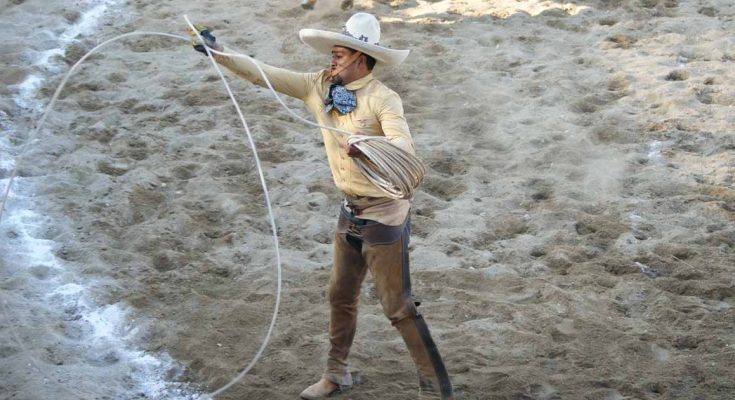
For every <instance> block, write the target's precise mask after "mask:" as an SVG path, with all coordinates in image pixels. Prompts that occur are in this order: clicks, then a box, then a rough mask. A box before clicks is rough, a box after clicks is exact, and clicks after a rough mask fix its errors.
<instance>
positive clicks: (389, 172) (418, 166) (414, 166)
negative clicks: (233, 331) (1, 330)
mask: <svg viewBox="0 0 735 400" xmlns="http://www.w3.org/2000/svg"><path fill="white" fill-rule="evenodd" d="M184 19H185V20H186V22H187V24H189V26H190V28H191V29H192V31H193V32H195V33H196V35H197V37H198V38H199V40H200V41H201V42H202V43H204V40H203V39H202V38H201V36H200V35H199V32H198V31H197V30H196V29H195V28H194V26H193V25H192V24H191V21H189V18H188V17H187V16H184ZM132 36H163V37H168V38H174V39H181V40H184V41H187V42H189V38H187V37H184V36H180V35H174V34H169V33H164V32H129V33H125V34H122V35H119V36H116V37H114V38H112V39H109V40H107V41H105V42H102V43H101V44H99V45H97V46H95V47H94V48H92V49H91V50H90V51H89V52H87V53H86V54H85V55H84V56H82V57H81V58H80V59H79V60H78V61H77V62H76V63H75V64H74V65H73V66H72V67H71V68H70V69H69V71H68V72H67V73H66V75H65V76H64V78H63V79H62V81H61V83H60V84H59V86H58V87H57V89H56V91H55V92H54V94H53V96H52V97H51V100H50V101H49V103H48V105H47V106H46V110H45V111H44V113H43V114H42V116H41V118H40V120H39V122H38V124H37V125H36V127H35V129H34V130H33V131H31V133H30V135H29V137H28V139H27V140H26V142H25V143H24V144H23V146H21V149H20V151H19V152H18V156H17V157H16V162H15V166H14V167H13V170H12V172H11V174H10V178H9V179H8V184H7V186H6V188H5V191H4V193H3V197H2V201H1V202H0V221H2V217H3V213H4V211H5V206H6V204H7V200H8V197H9V195H10V190H11V187H12V184H13V182H14V181H15V178H16V177H17V175H18V165H19V164H20V163H21V159H22V157H23V156H24V155H25V152H26V148H27V147H28V145H29V144H30V143H33V142H34V140H33V139H34V138H35V137H36V136H37V135H38V133H39V132H40V131H41V128H43V126H44V123H45V122H46V119H47V118H48V115H49V113H50V112H51V110H52V109H53V106H54V104H55V103H56V101H57V100H58V97H59V95H60V94H61V92H62V90H63V89H64V87H65V86H66V83H67V81H68V80H69V78H70V77H71V76H72V75H73V74H74V73H75V72H76V70H77V68H78V67H79V66H80V65H81V64H82V63H83V62H84V61H85V60H86V59H87V58H88V57H89V56H90V55H92V54H93V53H95V52H96V51H98V50H99V49H101V48H103V47H105V46H107V45H109V44H111V43H113V42H116V41H118V40H121V39H125V38H128V37H132ZM205 48H206V49H207V52H208V53H207V56H208V58H209V59H210V61H211V62H212V65H213V67H214V68H215V70H216V71H217V74H218V75H219V77H220V79H221V80H222V83H223V84H224V86H225V89H226V90H227V93H228V95H229V97H230V99H231V100H232V103H233V105H234V106H235V109H236V111H237V114H238V117H239V118H240V122H241V123H242V125H243V128H244V129H245V133H246V134H247V137H248V142H249V144H250V147H251V149H252V151H253V157H254V159H255V164H256V168H257V170H258V175H259V178H260V182H261V186H262V187H263V193H264V195H265V202H266V206H267V209H268V217H269V221H270V225H271V230H272V234H273V239H274V246H275V252H276V269H277V275H278V278H277V289H276V302H275V305H274V310H273V314H272V317H271V321H270V324H269V326H268V331H267V333H266V335H265V338H264V339H263V342H262V344H261V346H260V348H259V349H258V351H257V353H256V354H255V356H254V357H253V359H252V361H251V362H250V363H249V364H248V365H247V366H245V368H244V369H243V370H242V371H241V372H240V373H239V374H238V375H237V376H235V377H234V378H233V379H232V380H230V382H228V383H227V384H225V385H224V386H222V387H221V388H219V389H217V390H215V391H213V392H211V393H208V394H207V395H206V396H208V397H214V396H217V395H219V394H221V393H222V392H224V391H225V390H227V389H228V388H230V387H231V386H232V385H234V384H236V383H237V382H239V381H240V380H241V379H242V378H243V377H244V376H245V375H246V374H247V373H248V372H249V371H250V370H251V369H252V367H253V366H254V365H255V363H256V362H257V361H258V360H259V358H260V357H261V356H262V354H263V352H264V350H265V348H266V347H267V345H268V342H269V340H270V337H271V336H272V333H273V329H274V327H275V323H276V319H277V317H278V310H279V307H280V301H281V283H282V279H281V277H282V267H281V257H280V250H279V244H278V235H277V229H276V224H275V218H274V215H273V209H272V206H271V202H270V196H269V192H268V188H267V184H266V182H265V177H264V174H263V169H262V166H261V164H260V159H259V157H258V152H257V148H256V146H255V142H254V140H253V137H252V134H251V132H250V128H249V127H248V124H247V122H246V121H245V117H244V116H243V114H242V110H241V109H240V106H239V104H238V103H237V101H236V99H235V96H234V94H233V93H232V90H231V89H230V86H229V84H228V83H227V80H226V79H225V77H224V75H223V74H222V71H221V69H220V68H219V66H218V64H217V62H216V61H215V60H214V57H213V55H212V54H213V53H217V54H221V55H224V56H230V57H240V58H248V59H251V61H253V64H254V65H255V66H256V67H257V69H258V71H259V72H260V74H261V75H262V77H263V79H264V81H265V82H266V84H267V86H268V88H269V89H270V90H271V92H272V93H273V95H274V97H275V98H276V100H277V101H278V102H279V103H280V104H281V106H283V108H284V109H285V110H286V111H287V112H288V113H290V114H291V115H292V116H293V117H295V118H296V119H298V120H300V121H302V122H305V123H306V124H308V125H311V126H314V127H318V128H322V129H328V130H330V131H333V132H337V133H341V134H345V135H350V137H349V138H348V139H347V142H348V144H350V145H355V146H356V147H357V148H358V149H359V150H360V151H361V152H362V153H363V154H364V156H365V157H366V160H362V159H361V158H355V161H356V163H357V166H358V168H359V169H360V171H361V172H362V173H363V174H364V175H365V177H366V178H367V179H369V180H370V181H371V182H372V183H373V184H374V185H375V186H376V187H378V188H379V189H381V190H382V191H383V192H384V193H385V194H386V195H387V196H388V197H392V198H402V199H409V198H411V197H413V193H414V191H415V189H416V188H417V187H418V185H419V184H420V183H421V180H422V179H423V176H424V174H425V172H426V169H425V167H424V165H423V164H422V163H421V161H420V160H419V159H418V158H417V157H416V156H414V155H413V154H411V153H409V152H406V151H404V150H403V149H401V148H399V147H397V146H395V145H393V144H392V143H390V142H389V141H388V140H387V139H386V138H385V137H371V136H361V135H354V133H353V132H350V131H346V130H342V129H338V128H335V127H330V126H324V125H320V124H317V123H314V122H312V121H309V120H307V119H305V118H303V117H301V116H299V115H297V114H296V113H295V112H293V111H292V110H291V109H290V108H289V107H288V106H287V105H286V104H285V103H284V102H283V100H282V99H281V97H280V96H279V95H278V93H277V92H276V91H275V89H274V88H273V86H272V85H271V83H270V81H269V80H268V77H267V75H266V73H265V71H263V69H262V68H261V67H260V65H258V63H257V62H256V61H254V60H252V58H251V57H249V56H247V55H244V54H233V53H223V52H218V51H216V50H213V49H210V48H208V47H206V46H205ZM2 307H3V313H4V314H5V316H6V319H7V320H8V321H9V318H8V314H9V313H8V310H7V301H5V300H3V301H2ZM9 325H10V329H11V332H12V335H13V337H14V338H15V340H16V342H18V344H19V346H20V347H21V349H22V350H23V351H24V352H25V353H26V354H30V353H29V352H28V349H26V348H25V346H24V345H23V342H22V341H21V340H20V338H19V336H18V334H17V332H16V331H15V328H14V327H13V324H9ZM31 362H32V363H33V365H34V366H35V367H36V369H38V370H39V371H41V373H42V374H44V376H46V374H45V373H44V372H43V371H44V369H43V368H40V366H39V365H38V364H37V363H36V360H35V359H34V358H33V357H31ZM46 378H47V379H49V377H48V376H46ZM49 380H50V379H49ZM64 389H66V388H64ZM66 390H68V389H66Z"/></svg>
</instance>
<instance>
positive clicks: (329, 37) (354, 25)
mask: <svg viewBox="0 0 735 400" xmlns="http://www.w3.org/2000/svg"><path fill="white" fill-rule="evenodd" d="M299 37H300V38H301V41H302V42H304V44H306V45H308V46H311V47H313V48H314V49H315V50H316V51H318V52H320V53H324V54H331V53H332V47H334V46H342V47H349V48H351V49H354V50H357V51H359V52H362V53H365V54H367V55H369V56H371V57H373V58H375V60H377V65H379V66H389V65H397V64H400V63H401V62H403V60H405V59H406V57H408V53H409V50H393V49H389V48H387V47H383V46H380V44H379V43H380V23H379V22H378V19H377V18H375V17H374V16H373V15H372V14H368V13H357V14H355V15H353V16H352V17H350V19H348V20H347V23H345V27H344V30H343V31H342V32H330V31H322V30H318V29H302V30H301V31H300V32H299Z"/></svg>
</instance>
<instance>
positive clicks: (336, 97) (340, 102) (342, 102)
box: [324, 85, 357, 114]
mask: <svg viewBox="0 0 735 400" xmlns="http://www.w3.org/2000/svg"><path fill="white" fill-rule="evenodd" d="M324 105H326V107H324V112H329V111H330V110H331V109H332V108H336V109H337V111H339V112H340V113H341V114H347V113H349V112H351V111H352V110H354V109H355V107H357V96H355V92H354V91H352V90H349V89H347V88H346V87H344V85H331V86H329V95H328V96H327V99H326V100H324Z"/></svg>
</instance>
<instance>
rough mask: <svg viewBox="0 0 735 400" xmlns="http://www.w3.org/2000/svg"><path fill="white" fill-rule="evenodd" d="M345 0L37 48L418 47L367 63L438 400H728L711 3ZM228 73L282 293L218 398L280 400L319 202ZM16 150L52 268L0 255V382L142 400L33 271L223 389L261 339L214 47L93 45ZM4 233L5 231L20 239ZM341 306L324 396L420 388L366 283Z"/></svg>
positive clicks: (320, 191) (284, 59) (325, 176)
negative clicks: (408, 165) (422, 167)
mask: <svg viewBox="0 0 735 400" xmlns="http://www.w3.org/2000/svg"><path fill="white" fill-rule="evenodd" d="M37 3H43V2H35V1H31V0H28V1H26V2H23V1H10V2H4V3H0V10H2V15H0V18H2V19H6V18H7V19H13V18H30V16H29V15H31V14H34V12H35V13H36V14H48V15H49V17H48V18H50V19H51V18H67V19H73V18H74V15H71V14H73V13H72V12H71V11H69V10H67V9H58V8H57V9H55V8H54V7H55V6H54V5H48V4H47V5H43V6H40V5H38V4H37ZM48 3H52V2H48ZM340 3H341V1H337V0H333V1H323V0H320V1H318V2H317V5H316V7H315V9H314V10H311V11H305V10H303V9H302V8H301V7H300V6H299V2H298V1H279V2H271V1H243V0H238V1H235V0H222V1H204V2H190V1H181V0H172V1H141V0H130V1H127V2H123V3H121V4H120V5H119V6H118V9H119V14H118V15H117V16H116V17H114V18H113V20H112V21H111V22H108V23H106V24H103V25H102V26H100V27H99V29H98V32H97V34H95V35H94V36H92V37H84V38H82V39H81V40H80V41H79V42H78V43H76V44H75V45H74V46H71V47H70V48H69V49H68V51H67V52H66V54H64V55H63V56H59V58H58V60H59V62H62V63H63V64H64V65H65V68H68V66H70V65H71V64H72V63H73V62H75V61H76V60H77V59H79V57H81V56H82V55H83V54H84V53H85V52H86V51H87V50H89V49H90V48H92V47H93V46H94V45H96V44H98V43H100V42H101V41H103V40H105V39H108V38H111V37H113V36H115V35H119V34H122V33H126V32H131V31H161V32H168V33H175V34H185V26H186V24H185V21H184V19H183V15H184V14H187V15H188V16H189V17H190V18H191V19H192V20H193V21H195V22H201V23H206V24H208V25H209V26H211V27H212V28H213V30H214V33H215V35H216V36H217V37H218V38H219V39H220V40H221V41H222V42H223V43H225V44H227V45H230V46H232V47H234V48H237V49H240V50H241V51H243V52H245V53H246V54H250V55H253V56H255V57H256V58H258V59H260V60H263V61H265V62H267V63H270V64H272V65H277V66H281V67H286V68H290V69H293V70H298V71H316V70H318V69H320V68H322V67H324V66H326V65H327V63H328V61H329V60H328V57H326V56H322V55H320V54H318V53H317V52H315V51H313V50H311V49H310V48H308V47H306V46H304V45H303V44H301V43H300V41H299V40H298V30H299V29H301V28H304V27H313V28H321V29H329V30H339V29H341V26H342V25H343V23H344V21H345V20H346V19H347V18H349V16H350V15H351V14H352V13H353V12H355V11H367V12H371V13H374V14H376V15H378V16H379V17H380V18H381V23H382V30H383V38H382V40H381V41H382V42H383V43H385V44H386V45H389V46H391V47H393V48H409V49H411V50H412V53H411V55H410V56H409V58H408V59H407V60H406V62H405V63H404V64H403V65H401V66H400V67H397V68H390V69H384V70H380V71H376V77H377V78H378V79H380V80H382V81H383V82H385V83H386V84H387V85H388V86H390V87H391V88H393V89H394V90H395V91H397V92H398V93H399V94H400V95H401V96H402V99H403V103H404V107H405V111H406V117H407V119H408V122H409V125H410V127H411V131H412V134H413V136H414V139H415V142H416V146H417V151H418V154H419V155H420V157H421V158H422V159H423V160H424V162H425V163H426V165H427V169H428V173H427V176H426V179H425V181H424V183H423V185H422V188H421V190H420V191H419V193H418V194H417V195H416V197H415V200H414V203H413V209H412V218H413V232H414V233H413V237H412V242H411V263H412V277H413V289H414V292H415V295H416V297H418V298H419V299H420V300H421V301H422V305H421V307H420V308H421V311H422V313H423V314H424V315H425V317H426V319H427V321H428V322H429V325H430V327H431V329H432V333H433V335H434V339H435V341H436V342H437V344H438V346H439V349H440V351H441V353H442V356H443V358H444V361H445V363H446V366H447V368H448V370H449V373H450V375H451V377H452V380H453V383H454V386H455V391H456V395H457V399H463V400H505V399H507V400H511V399H513V400H516V399H538V400H542V399H543V400H551V399H556V400H560V399H564V400H567V399H568V400H577V399H589V400H622V399H640V400H658V399H720V400H728V399H733V398H735V374H733V370H735V328H734V327H735V308H734V306H735V188H733V183H734V179H735V178H734V177H733V174H734V173H735V136H733V134H732V129H733V126H734V125H733V124H734V123H735V112H734V111H735V109H734V108H733V106H734V105H735V84H733V82H735V39H734V38H733V34H732V33H733V32H735V19H734V18H735V4H734V3H733V2H732V1H731V0H678V1H677V0H597V1H594V0H589V1H587V0H578V1H576V2H572V3H563V2H557V1H551V0H550V1H536V0H498V1H480V0H467V1H456V0H455V1H449V0H444V1H412V0H405V1H403V0H392V1H388V0H382V1H378V0H375V1H371V0H357V1H355V2H354V7H353V8H352V9H348V10H342V9H341V8H340ZM65 13H66V14H65ZM39 23H42V22H39ZM3 29H5V31H6V33H8V34H14V33H12V32H10V29H9V28H3ZM18 29H21V30H22V31H23V32H26V33H27V34H28V35H30V34H31V33H30V32H32V31H33V29H32V26H28V27H21V28H18ZM13 43H15V44H12V43H11V44H10V45H8V46H6V47H3V48H2V50H1V51H2V52H3V54H4V57H5V60H4V61H3V63H4V64H3V72H2V73H0V77H1V78H2V82H3V86H2V88H0V90H1V91H2V93H3V97H4V98H3V100H2V102H0V110H3V113H4V115H6V116H7V118H8V119H9V120H13V121H15V122H14V123H15V125H16V126H17V127H16V131H15V133H14V135H13V138H12V143H13V144H15V145H18V146H20V145H21V144H23V143H25V141H26V140H33V138H28V136H27V132H29V131H30V130H31V129H32V128H33V126H34V117H33V115H32V114H29V113H28V112H27V111H26V112H25V113H24V112H23V111H22V110H20V109H19V107H18V106H17V105H15V104H14V103H13V102H12V101H10V100H8V96H11V95H13V93H15V91H17V90H18V88H17V85H18V83H19V82H20V81H22V77H23V76H25V75H26V74H28V73H29V67H27V66H26V65H25V64H24V59H23V57H22V55H21V54H22V50H24V49H23V48H22V46H21V45H20V44H18V43H19V42H13ZM20 43H22V42H20ZM33 43H43V41H42V40H40V39H38V40H36V41H35V42H33ZM33 46H39V49H40V46H42V45H41V44H34V45H33ZM63 72H64V71H63V68H62V70H61V71H59V72H58V73H55V74H52V75H51V78H50V79H49V80H48V81H47V82H46V83H45V84H44V86H43V87H42V88H41V89H40V92H39V96H40V98H42V99H45V101H47V100H48V98H50V96H51V94H52V93H53V90H54V89H55V88H56V85H58V83H59V82H60V79H61V77H62V73H63ZM228 78H229V81H230V83H231V84H232V87H233V89H234V91H235V95H236V96H237V98H238V101H239V104H240V106H241V107H242V110H243V112H244V115H245V117H246V119H247V121H248V123H249V126H250V128H251V129H252V131H253V134H254V137H255V141H256V144H257V146H258V154H259V157H260V159H261V161H262V163H263V167H264V170H265V177H266V182H267V185H268V189H269V192H270V199H271V201H272V203H273V206H274V211H275V218H276V223H277V225H278V237H279V243H280V249H281V258H282V260H283V292H282V302H281V309H280V314H279V317H278V320H277V323H276V327H275V331H274V334H273V337H272V339H271V342H270V344H269V346H268V348H267V350H266V351H265V353H264V355H263V358H262V359H261V360H260V361H259V362H258V363H257V364H256V366H255V368H254V369H253V370H252V371H251V373H250V374H248V375H247V376H246V377H245V378H244V379H243V380H242V381H241V382H240V383H238V384H237V385H235V386H234V387H232V388H231V389H230V390H228V391H227V392H225V393H224V394H223V395H221V396H219V397H218V399H223V400H224V399H232V400H234V399H269V400H270V399H272V400H279V399H296V398H298V393H299V392H300V391H301V390H302V389H303V388H304V387H306V386H307V385H309V384H310V383H312V382H313V381H314V380H316V379H318V377H319V375H320V374H321V372H322V369H323V366H324V363H325V360H326V350H327V339H328V337H327V323H328V307H327V303H326V301H327V299H326V287H327V283H328V278H329V270H330V266H331V255H332V241H333V234H334V228H335V225H336V216H337V213H338V203H339V200H340V198H341V196H340V194H339V193H338V191H337V190H336V188H335V187H334V184H333V182H332V178H331V175H330V172H329V168H328V166H327V163H326V156H325V152H324V149H323V146H322V140H321V135H320V133H319V132H318V131H317V130H316V129H314V128H311V127H308V126H305V125H304V124H302V123H300V122H298V121H297V120H295V119H294V118H292V117H290V116H289V115H288V114H287V113H286V112H285V111H284V110H283V109H282V108H281V107H280V106H279V105H278V103H276V101H275V100H274V99H273V98H272V95H271V94H270V92H268V91H267V90H264V89H261V88H257V87H255V86H253V85H251V84H250V83H248V82H245V81H242V80H239V79H237V78H236V77H234V76H233V75H231V74H230V75H228ZM287 104H288V105H289V106H291V107H293V108H294V109H295V110H296V111H297V112H298V113H300V114H301V115H304V116H306V115H307V114H306V110H305V108H304V107H303V106H302V105H301V103H299V102H298V101H296V100H293V99H288V100H287ZM310 118H311V117H310ZM35 139H38V140H37V141H35V142H33V143H32V145H30V146H28V147H27V148H26V151H25V153H24V154H22V155H21V159H20V161H18V171H19V176H20V177H21V186H19V188H21V187H23V185H27V187H32V188H33V190H32V193H27V197H23V199H25V200H23V201H25V202H26V203H25V204H26V205H29V204H30V205H32V206H33V207H34V209H35V210H37V212H38V213H39V214H40V215H43V216H44V218H47V219H48V221H49V222H48V224H47V225H45V228H44V229H43V232H41V233H37V235H40V236H42V237H43V239H45V240H49V241H52V242H51V244H50V246H52V248H53V253H54V254H55V256H56V258H57V259H58V262H59V263H63V264H64V265H65V268H66V271H72V272H73V273H72V272H58V270H57V269H56V268H49V267H45V266H44V264H43V263H36V264H33V265H22V263H21V264H20V265H17V263H13V262H10V261H9V260H8V259H4V260H3V261H2V262H3V264H2V265H0V266H1V267H2V270H1V271H0V273H1V274H2V275H1V276H0V278H1V279H2V280H1V282H0V284H1V285H2V292H1V293H2V296H3V298H4V299H5V301H6V305H7V307H6V310H7V313H6V318H5V319H4V321H5V322H4V323H3V325H5V326H4V327H0V337H2V340H3V341H2V342H0V345H1V347H0V373H1V374H2V375H0V398H3V399H56V398H58V399H72V398H84V399H142V398H144V397H143V395H142V394H140V393H139V392H138V391H137V390H136V389H135V388H132V387H130V386H129V385H127V386H126V383H125V382H124V380H120V381H118V380H114V379H111V380H110V381H107V380H106V377H107V376H109V374H112V371H115V369H116V368H122V367H120V365H121V363H122V361H120V357H118V356H116V355H115V354H107V353H105V352H102V350H99V351H100V352H98V350H95V351H92V352H90V351H86V352H85V351H81V350H79V348H80V346H81V347H83V346H84V345H85V337H86V336H85V333H84V332H85V331H84V329H82V328H80V327H78V326H76V325H75V320H74V319H73V318H66V319H65V318H63V317H64V315H69V314H71V315H72V316H73V315H74V313H75V312H76V311H75V310H74V309H71V310H70V309H68V308H64V309H59V310H55V311H54V310H52V309H49V300H42V298H43V293H42V289H39V288H42V287H43V281H44V280H48V279H52V278H53V279H56V280H58V281H60V282H64V283H65V284H73V283H74V284H79V285H86V286H88V287H91V288H93V289H92V290H91V292H90V293H91V296H92V297H93V298H94V300H95V302H96V303H97V304H101V305H118V306H120V307H124V308H125V309H126V310H128V314H127V317H126V318H127V320H128V321H129V322H128V325H129V326H131V327H133V326H135V327H137V329H133V328H131V329H130V331H128V332H127V335H128V336H127V338H126V340H128V342H129V343H134V344H135V346H137V348H138V349H139V350H140V351H142V352H146V353H147V354H148V353H149V354H153V355H155V354H162V353H165V354H168V355H169V356H170V357H171V358H172V359H173V360H175V362H177V363H178V365H180V367H177V368H175V370H174V369H172V370H170V371H165V373H164V375H166V377H167V379H169V380H170V381H175V382H181V383H182V384H185V385H186V386H187V387H189V388H198V390H199V391H201V392H209V391H212V390H215V389H217V388H219V387H221V386H222V385H223V384H225V383H227V382H228V381H229V380H230V379H231V378H232V377H233V376H235V375H236V374H237V373H238V371H240V370H241V369H242V368H243V367H244V366H245V365H246V364H248V363H249V362H250V360H251V359H252V357H253V355H254V354H255V352H256V351H257V349H258V347H259V346H260V344H261V341H262V340H263V337H264V335H265V332H266V330H267V327H268V324H269V322H270V318H271V315H272V312H273V306H274V301H275V289H276V268H275V259H276V255H275V253H274V244H273V238H272V236H271V232H270V225H269V221H268V216H267V211H266V208H265V206H264V195H263V189H262V187H261V184H260V181H259V178H258V175H257V172H256V170H255V166H254V165H255V164H254V157H253V153H252V151H251V149H250V147H249V145H248V144H247V141H246V138H245V134H244V131H243V129H242V127H241V125H240V122H239V119H238V118H237V115H236V114H235V111H234V107H233V105H232V104H231V103H230V102H229V100H228V98H227V95H226V92H225V91H224V88H223V86H222V83H221V82H220V81H219V78H218V76H217V75H216V73H215V71H214V70H213V69H212V67H211V65H210V64H209V61H208V60H207V59H206V58H204V57H201V56H200V55H199V54H198V53H195V52H194V51H193V50H191V48H190V47H189V46H188V45H187V43H184V42H183V41H180V40H174V39H166V38H159V37H141V38H137V39H131V40H126V41H123V42H120V43H118V44H113V45H110V46H109V47H108V48H106V49H105V50H103V51H101V52H100V53H99V54H98V55H95V56H93V57H91V59H90V60H89V61H88V62H87V63H86V64H85V65H84V66H83V67H82V68H81V69H80V71H79V73H78V74H77V75H75V76H74V77H72V79H71V80H70V81H69V84H68V86H67V88H66V90H65V91H64V92H63V93H62V95H61V97H60V99H59V101H58V102H57V104H56V106H55V108H54V112H52V113H51V114H50V116H49V120H48V122H47V124H46V127H45V128H44V129H42V131H41V133H40V137H38V138H35ZM0 173H1V174H3V175H2V176H0V177H2V178H7V177H8V175H9V170H7V169H1V168H0ZM4 182H7V180H6V181H4ZM28 185H30V186H28ZM19 190H20V189H19ZM14 199H15V201H20V200H19V199H20V197H18V198H14ZM11 200H13V199H11ZM10 206H11V207H12V206H13V204H10ZM5 223H6V221H0V224H5ZM0 233H2V237H1V238H0V241H4V242H5V243H6V245H8V246H10V245H12V243H13V242H12V240H14V237H17V236H18V235H19V233H18V232H15V233H14V232H13V231H12V229H10V228H7V227H6V225H3V226H2V231H1V232H0ZM13 235H15V236H13ZM67 274H68V277H67ZM34 288H35V289H34ZM52 300H53V299H52ZM360 300H361V308H360V316H359V324H358V333H357V337H356V340H355V345H354V348H353V351H352V354H351V360H352V363H353V368H354V369H356V370H358V371H359V376H360V381H361V382H360V384H359V385H357V386H356V387H355V388H354V389H353V390H352V391H350V392H349V393H348V394H345V395H340V396H336V397H335V398H337V399H353V400H361V399H381V400H405V399H413V398H416V392H417V379H416V373H415V371H414V369H413V365H412V362H411V360H410V357H409V356H408V353H407V352H406V350H405V346H404V344H403V342H402V340H401V338H400V336H398V334H397V333H396V332H395V330H394V329H393V328H392V327H391V326H390V324H389V322H388V321H387V319H386V318H385V317H384V316H383V314H382V311H381V308H380V305H379V303H378V301H377V298H376V295H375V290H374V288H373V285H372V281H371V279H370V278H368V279H367V281H366V282H365V285H364V287H363V292H362V294H361V299H360ZM52 304H55V303H53V302H52ZM58 304H62V305H63V304H65V303H64V302H63V299H58ZM43 307H45V308H43ZM60 307H61V306H60ZM39 310H45V311H39ZM65 313H66V314H65ZM8 324H12V325H13V326H14V327H15V332H17V336H18V337H19V338H20V339H21V340H22V343H25V345H24V346H20V345H19V344H18V342H17V341H16V340H14V338H13V336H12V333H11V332H10V330H8V329H7V325H8ZM29 358H31V359H34V360H36V363H35V364H33V365H31V363H29V361H28V360H29ZM39 368H40V369H41V370H43V372H42V373H40V372H39ZM59 387H63V388H65V389H59ZM77 390H78V391H79V392H77V393H81V394H79V395H78V396H77V397H74V395H73V393H75V391H77ZM181 396H182V397H181V398H187V397H184V395H181ZM150 397H151V396H148V398H150ZM160 398H175V396H173V395H171V394H169V395H165V396H163V395H161V397H160Z"/></svg>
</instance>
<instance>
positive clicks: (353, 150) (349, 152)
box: [347, 144, 362, 157]
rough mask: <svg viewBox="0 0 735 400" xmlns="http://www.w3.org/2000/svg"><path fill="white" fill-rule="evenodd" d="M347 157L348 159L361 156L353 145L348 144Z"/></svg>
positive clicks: (360, 152)
mask: <svg viewBox="0 0 735 400" xmlns="http://www.w3.org/2000/svg"><path fill="white" fill-rule="evenodd" d="M347 155H348V156H350V157H360V156H361V155H362V151H360V149H358V148H357V146H355V145H354V144H350V145H348V146H347Z"/></svg>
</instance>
